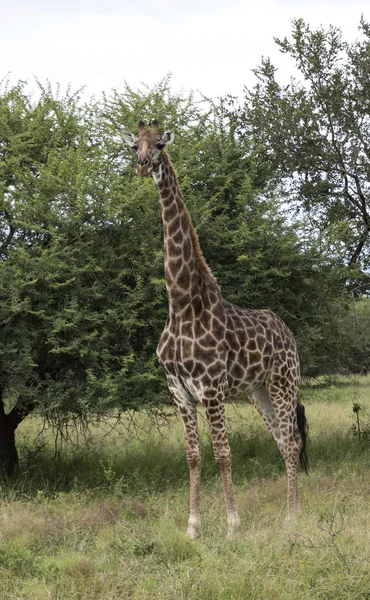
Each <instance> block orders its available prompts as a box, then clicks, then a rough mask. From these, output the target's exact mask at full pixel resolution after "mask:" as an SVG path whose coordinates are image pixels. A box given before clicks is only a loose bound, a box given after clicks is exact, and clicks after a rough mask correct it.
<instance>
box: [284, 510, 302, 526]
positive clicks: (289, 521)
mask: <svg viewBox="0 0 370 600" xmlns="http://www.w3.org/2000/svg"><path fill="white" fill-rule="evenodd" d="M299 513H300V511H299V510H296V511H294V512H292V513H288V514H287V516H286V517H285V519H284V523H283V527H289V526H290V525H293V523H295V522H296V521H297V519H298V517H299Z"/></svg>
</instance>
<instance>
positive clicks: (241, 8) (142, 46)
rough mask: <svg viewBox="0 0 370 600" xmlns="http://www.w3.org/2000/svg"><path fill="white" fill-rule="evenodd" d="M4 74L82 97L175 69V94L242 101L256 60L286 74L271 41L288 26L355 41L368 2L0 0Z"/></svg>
mask: <svg viewBox="0 0 370 600" xmlns="http://www.w3.org/2000/svg"><path fill="white" fill-rule="evenodd" d="M0 7H1V21H0V56H1V58H2V60H1V63H0V64H1V70H0V78H2V77H4V76H5V75H6V74H7V73H8V72H10V73H11V75H10V78H11V81H15V80H18V79H26V80H28V81H29V82H30V83H31V84H32V82H33V80H34V76H36V77H37V78H38V79H40V80H41V81H45V80H46V79H49V80H50V81H51V83H56V82H59V83H60V84H61V85H62V87H65V86H66V85H67V84H68V83H70V84H71V85H72V88H73V89H77V88H79V87H81V86H86V89H87V93H88V95H92V94H99V92H100V91H101V90H105V91H109V90H110V89H111V88H112V87H118V88H120V87H121V86H122V83H123V81H124V80H126V81H127V82H128V83H129V84H130V85H132V86H136V85H138V84H139V83H140V82H144V83H146V84H148V85H153V84H154V83H156V82H158V81H159V80H160V79H162V78H163V77H164V76H165V75H166V74H167V73H169V72H172V82H173V87H174V89H177V90H178V89H180V88H184V89H186V90H190V89H194V90H197V89H200V90H201V91H202V92H203V93H205V94H206V95H209V96H219V95H223V94H226V93H231V94H235V95H241V93H242V90H243V86H244V85H251V84H252V83H253V82H254V76H253V74H252V73H251V69H253V68H254V67H256V66H257V65H258V64H259V62H260V58H261V56H262V55H264V56H270V57H271V58H272V59H273V62H274V63H275V64H276V65H277V66H278V67H279V68H280V70H281V73H282V76H283V77H284V76H287V75H288V74H289V73H290V72H291V67H290V66H289V63H288V59H287V57H284V56H283V55H281V54H280V53H279V51H278V50H277V48H276V45H275V44H274V41H273V37H274V36H275V37H284V36H286V35H287V36H289V33H290V30H291V20H292V19H293V18H299V17H303V18H304V19H305V20H306V21H307V22H308V23H310V24H311V25H312V26H315V27H316V26H318V25H320V24H322V25H324V26H327V25H329V24H330V23H332V24H334V25H337V26H339V27H341V28H342V31H343V34H344V37H345V39H347V40H348V41H351V40H354V39H355V38H356V37H358V30H357V27H358V24H359V21H360V17H361V14H362V13H363V14H364V16H365V18H366V19H369V20H370V3H369V0H366V2H365V0H306V1H302V0H243V1H241V0H171V1H170V0H158V1H154V0H139V1H138V0H130V1H128V0H63V1H62V0H13V1H10V0H0Z"/></svg>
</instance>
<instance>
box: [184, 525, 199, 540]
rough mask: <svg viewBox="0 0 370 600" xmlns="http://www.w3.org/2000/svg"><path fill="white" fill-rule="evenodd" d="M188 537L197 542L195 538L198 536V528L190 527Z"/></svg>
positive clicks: (187, 532)
mask: <svg viewBox="0 0 370 600" xmlns="http://www.w3.org/2000/svg"><path fill="white" fill-rule="evenodd" d="M186 535H187V536H188V537H189V538H190V539H191V540H195V538H196V537H197V535H198V529H197V528H196V527H194V525H191V526H190V525H189V527H188V528H187V530H186Z"/></svg>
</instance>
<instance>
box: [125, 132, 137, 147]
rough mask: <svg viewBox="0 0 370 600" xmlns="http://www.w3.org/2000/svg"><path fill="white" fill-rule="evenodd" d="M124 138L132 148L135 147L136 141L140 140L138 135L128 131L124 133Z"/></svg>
mask: <svg viewBox="0 0 370 600" xmlns="http://www.w3.org/2000/svg"><path fill="white" fill-rule="evenodd" d="M122 137H123V140H124V142H126V144H127V145H128V146H130V148H135V146H136V142H137V140H138V137H137V136H136V135H134V134H133V133H127V132H126V131H125V132H124V133H123V134H122Z"/></svg>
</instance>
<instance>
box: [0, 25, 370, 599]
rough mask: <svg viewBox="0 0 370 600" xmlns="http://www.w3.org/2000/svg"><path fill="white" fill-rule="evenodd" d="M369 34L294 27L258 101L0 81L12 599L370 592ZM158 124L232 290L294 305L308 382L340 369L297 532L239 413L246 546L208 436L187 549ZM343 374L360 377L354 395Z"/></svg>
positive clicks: (215, 267)
mask: <svg viewBox="0 0 370 600" xmlns="http://www.w3.org/2000/svg"><path fill="white" fill-rule="evenodd" d="M360 34H361V38H360V39H359V41H358V42H356V43H353V44H347V43H346V42H345V41H343V39H342V37H341V33H340V31H339V30H337V29H335V28H330V29H329V30H327V31H326V30H321V29H320V30H317V31H312V30H311V29H310V27H309V26H308V25H307V24H306V23H304V22H303V21H301V20H298V21H296V22H294V23H293V29H292V34H291V38H290V39H285V40H280V41H279V40H277V43H278V44H279V46H280V49H281V51H282V52H283V53H286V54H287V55H289V56H290V57H292V58H293V59H294V61H295V63H296V67H297V69H298V71H297V73H298V75H297V74H296V78H295V79H292V80H291V83H290V84H289V85H282V84H281V83H279V78H278V73H277V72H276V69H275V68H274V66H273V64H272V63H271V61H269V60H264V61H263V62H262V64H261V66H260V67H258V68H257V69H256V75H257V78H258V80H257V81H258V82H257V84H256V86H255V87H254V88H252V89H246V90H245V96H244V98H242V99H241V100H240V99H235V98H231V97H227V98H219V99H216V100H209V99H205V98H202V97H200V95H199V94H193V93H186V92H176V91H174V90H173V89H172V87H171V81H170V78H169V77H168V78H165V79H164V80H163V81H161V82H159V83H158V84H157V85H156V86H155V87H154V88H152V89H149V88H145V87H143V88H142V89H140V90H136V89H132V88H131V87H130V86H129V85H128V84H126V85H125V86H124V87H123V89H122V90H112V91H111V92H109V93H107V94H103V95H102V96H101V98H99V99H93V100H88V101H86V100H84V99H82V98H81V97H80V96H79V94H78V93H73V92H72V91H71V90H67V91H66V92H62V91H60V90H59V89H53V87H52V86H50V85H47V86H45V87H42V86H41V85H39V88H38V92H37V93H36V94H35V93H34V94H32V93H31V92H30V91H29V88H28V87H27V85H26V84H25V83H23V82H18V83H15V84H14V83H13V84H12V83H10V82H5V81H4V82H3V83H2V86H1V88H0V187H1V190H0V198H1V199H0V332H1V335H0V470H1V472H2V474H3V475H4V476H5V478H4V482H3V487H2V490H1V493H2V504H1V511H2V515H1V522H2V527H1V530H0V539H1V546H0V590H1V592H0V595H1V598H6V599H9V600H10V599H12V600H13V599H15V598H22V599H23V598H25V599H27V598H40V599H43V598H53V599H58V600H59V599H62V600H64V599H67V598H68V599H69V598H80V599H82V600H83V599H84V598H87V597H89V598H99V599H100V598H101V599H103V598H104V599H108V598H109V599H114V598H117V599H118V598H126V597H127V598H140V599H141V598H197V599H198V598H220V599H230V600H231V599H232V598H238V599H239V598H240V599H242V598H243V599H244V598H293V597H294V598H313V597H315V598H316V597H317V598H328V599H329V598H336V599H337V598H348V597H351V598H352V597H353V598H368V597H369V595H368V594H369V592H368V590H369V576H368V569H367V566H366V560H365V557H366V555H367V556H368V554H369V544H368V536H367V533H366V532H367V529H368V528H367V525H366V519H367V518H368V501H367V496H368V489H369V480H370V469H369V456H370V453H369V443H370V442H369V436H368V423H369V421H370V419H369V418H368V414H367V413H366V411H367V410H368V409H367V408H366V407H368V406H369V402H368V400H367V398H368V394H369V385H370V384H369V385H368V384H367V383H366V377H365V373H366V371H367V369H368V368H369V367H370V354H369V352H370V347H369V346H370V300H369V298H368V293H369V287H370V279H369V250H370V246H369V244H370V213H369V192H370V188H369V183H368V182H369V175H370V162H369V161H370V150H369V148H370V129H369V97H370V95H369V89H368V88H369V78H368V73H369V71H370V50H369V48H370V28H369V25H368V24H367V23H366V22H365V21H364V20H363V21H362V22H361V27H360ZM152 117H156V118H157V119H158V120H159V122H160V123H161V124H162V125H163V126H164V127H165V128H166V129H172V130H174V131H175V133H176V144H174V145H173V146H171V151H170V152H171V158H172V161H173V163H174V165H175V166H176V169H177V172H178V175H179V180H180V183H181V187H182V190H183V193H184V197H185V199H186V203H187V205H188V207H189V211H190V213H191V215H192V217H193V221H194V224H195V226H196V229H197V232H198V235H199V238H200V244H201V247H202V249H203V252H204V254H205V257H206V259H207V262H208V264H209V265H210V268H211V270H212V272H213V273H214V275H215V276H216V277H217V280H218V282H219V284H220V285H221V288H222V291H223V294H224V295H225V296H226V297H227V298H229V299H230V300H231V301H233V302H235V303H237V304H239V305H240V306H249V307H251V308H271V309H272V310H274V311H275V312H277V313H278V314H279V315H280V316H281V317H282V318H283V319H284V320H285V321H286V322H287V324H288V325H289V327H290V328H291V329H292V331H293V332H294V334H295V336H296V339H297V342H298V346H299V352H300V356H301V361H302V372H303V374H304V375H305V376H306V377H309V378H310V382H311V383H313V382H314V381H315V382H316V383H317V382H319V383H320V385H321V384H322V382H323V377H324V376H325V377H326V381H328V378H330V382H331V387H327V388H326V389H324V388H321V387H320V386H319V387H317V388H305V389H304V390H303V395H304V401H305V402H306V404H307V406H308V410H307V412H308V418H309V421H310V427H311V429H310V431H311V434H310V435H311V443H310V448H309V452H310V454H311V464H312V472H311V476H310V478H309V479H305V481H304V486H302V493H303V516H302V519H301V522H300V527H299V528H298V529H295V530H291V531H290V530H287V531H284V532H282V531H281V529H280V522H281V516H282V514H283V510H284V500H283V496H284V488H285V483H284V476H283V469H282V463H281V461H280V458H279V456H278V453H277V451H276V447H275V445H274V442H272V441H269V436H268V434H267V432H265V430H264V428H263V425H262V424H261V423H259V421H258V418H257V416H255V415H254V414H253V413H252V412H251V409H249V407H246V406H244V405H243V406H238V407H237V411H239V412H241V413H242V416H244V417H246V419H242V418H239V416H238V417H237V416H236V413H234V412H233V409H232V408H230V427H231V430H232V440H231V443H232V452H233V456H234V463H233V464H234V472H235V480H236V484H237V495H238V504H239V506H240V512H241V516H242V521H243V525H242V529H241V532H240V535H238V537H237V538H236V539H235V540H231V541H225V539H224V534H225V532H224V530H223V526H221V525H220V523H224V518H223V512H224V506H223V501H222V495H221V487H220V483H219V481H218V478H217V476H216V472H215V467H214V465H213V463H212V460H211V458H210V445H209V442H208V441H206V442H205V448H204V452H205V455H206V459H205V467H204V473H203V478H204V484H205V487H204V492H203V500H202V503H203V505H204V509H205V510H204V529H203V533H202V537H201V539H200V541H199V542H197V543H196V544H192V543H190V541H188V540H186V539H185V538H184V537H183V535H182V531H183V529H184V526H185V525H184V523H185V521H184V519H186V506H187V465H186V461H185V458H184V448H183V442H182V434H181V431H180V426H179V424H178V423H177V420H176V417H175V416H173V415H172V413H171V411H172V409H171V408H170V407H168V406H167V405H168V404H169V398H168V393H167V388H166V384H165V380H164V377H163V374H162V372H161V370H160V369H159V367H158V364H157V362H156V358H155V347H156V344H157V340H158V338H159V335H160V332H161V330H162V328H163V325H164V323H165V320H166V314H167V300H166V293H165V281H164V270H163V250H162V229H161V219H160V211H159V207H158V198H157V192H156V190H155V186H154V184H153V181H152V180H151V179H147V180H139V179H138V178H136V177H135V176H134V165H133V157H132V155H131V154H130V152H129V150H128V149H127V148H126V146H125V145H124V144H123V143H122V138H121V134H122V131H123V130H128V131H135V130H136V128H137V122H138V121H139V119H141V118H143V119H146V120H148V119H150V118H152ZM338 373H341V374H342V376H343V375H344V374H351V373H352V374H353V373H362V377H360V376H358V377H357V379H356V380H352V381H351V385H346V386H341V387H338V378H337V379H335V377H337V374H338ZM342 383H343V381H342ZM347 384H349V381H347ZM353 404H356V405H357V404H358V405H359V406H360V407H361V410H360V412H358V413H356V414H357V416H359V415H361V424H362V425H361V426H362V428H363V429H362V430H360V432H361V435H359V434H358V429H357V430H356V423H357V421H356V414H355V413H353V412H352V405H353ZM143 411H144V412H143ZM117 419H118V421H117ZM163 419H164V420H165V421H166V420H169V421H170V424H171V426H170V427H166V426H165V427H163V428H160V432H159V431H156V430H155V428H154V427H153V423H155V422H156V421H155V420H157V422H158V423H159V424H161V422H162V420H163ZM158 420H159V421H160V422H159V421H158ZM98 425H99V426H100V429H98V428H97V426H98ZM352 425H355V430H354V431H352V429H351V427H352ZM43 427H44V433H43V434H40V435H38V433H39V432H40V430H41V429H42V428H43ZM88 429H89V430H91V431H90V433H88V431H87V430H88ZM356 431H357V434H356ZM106 433H109V435H106ZM355 434H356V435H355ZM81 436H82V437H81ZM205 436H206V439H207V434H206V431H205ZM68 439H69V441H70V444H65V445H63V446H62V447H60V445H59V443H60V441H61V440H62V441H67V440H68ZM18 463H19V466H18ZM17 466H18V468H17ZM11 475H14V477H13V481H9V480H8V479H7V476H11ZM221 517H222V518H221ZM366 594H367V595H366Z"/></svg>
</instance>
